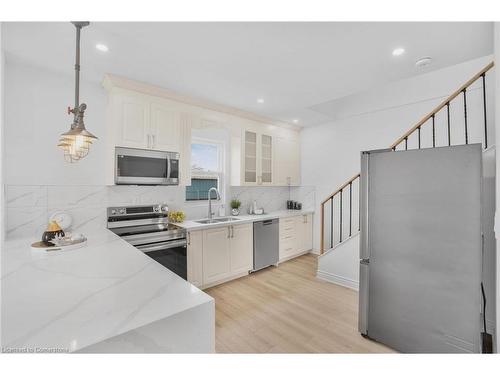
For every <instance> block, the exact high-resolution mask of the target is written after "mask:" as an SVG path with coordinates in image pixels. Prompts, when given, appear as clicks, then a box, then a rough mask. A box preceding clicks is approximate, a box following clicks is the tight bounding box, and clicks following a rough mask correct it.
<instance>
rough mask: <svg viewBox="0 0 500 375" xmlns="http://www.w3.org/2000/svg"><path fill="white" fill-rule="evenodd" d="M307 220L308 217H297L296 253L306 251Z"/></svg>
mask: <svg viewBox="0 0 500 375" xmlns="http://www.w3.org/2000/svg"><path fill="white" fill-rule="evenodd" d="M306 220H307V215H300V216H296V217H295V228H296V241H297V248H296V251H295V252H296V253H300V252H302V251H305V250H306V249H305V246H306V238H305V237H306Z"/></svg>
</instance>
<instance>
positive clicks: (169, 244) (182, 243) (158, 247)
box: [135, 239, 187, 253]
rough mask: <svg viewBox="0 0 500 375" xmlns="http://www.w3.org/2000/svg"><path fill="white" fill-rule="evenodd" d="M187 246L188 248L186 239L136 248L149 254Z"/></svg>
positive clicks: (137, 246)
mask: <svg viewBox="0 0 500 375" xmlns="http://www.w3.org/2000/svg"><path fill="white" fill-rule="evenodd" d="M185 246H187V241H186V239H183V240H178V241H167V242H160V243H156V244H147V245H136V246H135V247H136V248H138V249H139V250H141V251H142V252H143V253H149V252H150V251H157V250H167V249H172V248H174V247H185Z"/></svg>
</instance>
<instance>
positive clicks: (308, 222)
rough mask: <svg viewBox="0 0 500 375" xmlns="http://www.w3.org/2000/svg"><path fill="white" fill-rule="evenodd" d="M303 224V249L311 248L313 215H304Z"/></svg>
mask: <svg viewBox="0 0 500 375" xmlns="http://www.w3.org/2000/svg"><path fill="white" fill-rule="evenodd" d="M303 218H304V223H303V224H302V246H301V247H302V251H308V250H311V249H312V247H313V216H312V214H307V215H304V216H303Z"/></svg>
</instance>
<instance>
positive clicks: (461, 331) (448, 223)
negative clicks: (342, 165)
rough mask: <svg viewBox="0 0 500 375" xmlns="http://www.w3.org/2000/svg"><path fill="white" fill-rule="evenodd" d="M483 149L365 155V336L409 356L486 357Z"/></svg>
mask: <svg viewBox="0 0 500 375" xmlns="http://www.w3.org/2000/svg"><path fill="white" fill-rule="evenodd" d="M481 185H482V149H481V145H480V144H473V145H464V146H453V147H442V148H431V149H421V150H409V151H396V152H394V151H391V150H377V151H367V152H362V154H361V183H360V210H361V216H360V228H361V234H360V258H361V261H360V293H359V331H360V332H361V334H363V335H365V336H367V337H369V338H371V339H373V340H376V341H379V342H381V343H384V344H386V345H388V346H390V347H392V348H394V349H396V350H399V351H401V352H405V353H463V352H476V353H477V352H480V338H481V302H482V300H481V261H482V235H481V194H482V193H481V189H482V187H481Z"/></svg>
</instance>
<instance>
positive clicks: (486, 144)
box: [481, 73, 488, 148]
mask: <svg viewBox="0 0 500 375" xmlns="http://www.w3.org/2000/svg"><path fill="white" fill-rule="evenodd" d="M481 77H483V113H484V148H488V124H487V122H486V121H487V120H486V73H483V74H482V75H481Z"/></svg>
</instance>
